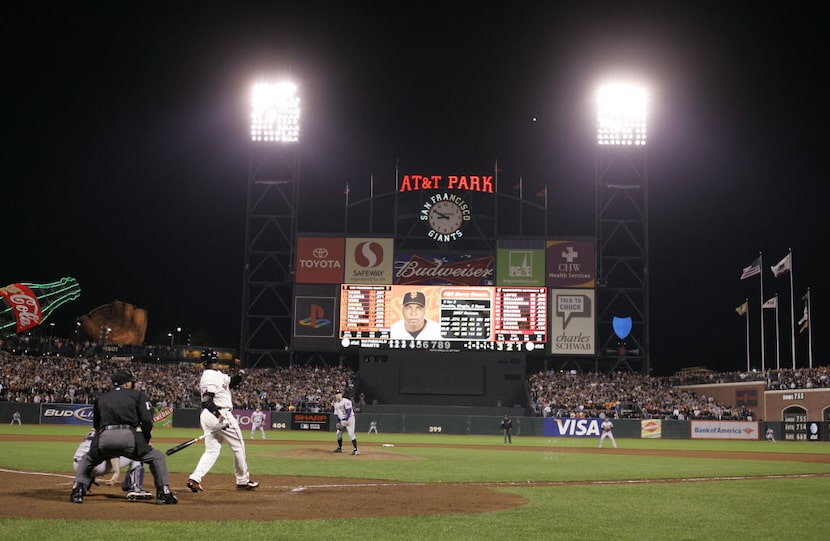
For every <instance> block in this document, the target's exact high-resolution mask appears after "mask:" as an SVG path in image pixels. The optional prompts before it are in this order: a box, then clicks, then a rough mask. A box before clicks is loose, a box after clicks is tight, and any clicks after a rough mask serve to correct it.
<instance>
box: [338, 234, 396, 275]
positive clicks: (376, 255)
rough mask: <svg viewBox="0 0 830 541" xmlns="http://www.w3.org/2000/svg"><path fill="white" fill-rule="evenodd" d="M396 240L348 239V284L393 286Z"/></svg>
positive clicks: (346, 273) (346, 272) (346, 271)
mask: <svg viewBox="0 0 830 541" xmlns="http://www.w3.org/2000/svg"><path fill="white" fill-rule="evenodd" d="M394 245H395V241H394V239H385V238H347V239H346V269H345V273H344V274H345V279H344V280H343V281H344V282H346V283H347V284H391V283H392V281H393V275H394V269H393V263H394V253H395V250H394Z"/></svg>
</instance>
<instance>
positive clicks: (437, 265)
mask: <svg viewBox="0 0 830 541" xmlns="http://www.w3.org/2000/svg"><path fill="white" fill-rule="evenodd" d="M394 265H395V280H394V283H396V284H422V285H441V284H443V285H459V286H486V285H493V282H494V278H495V275H496V269H495V258H494V257H493V256H492V255H487V256H480V255H471V254H463V255H447V254H395V264H394Z"/></svg>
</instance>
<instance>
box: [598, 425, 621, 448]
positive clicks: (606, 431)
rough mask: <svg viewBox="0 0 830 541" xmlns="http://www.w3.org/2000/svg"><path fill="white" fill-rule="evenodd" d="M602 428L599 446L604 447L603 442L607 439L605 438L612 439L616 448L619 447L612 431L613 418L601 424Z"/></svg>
mask: <svg viewBox="0 0 830 541" xmlns="http://www.w3.org/2000/svg"><path fill="white" fill-rule="evenodd" d="M600 428H602V434H601V435H600V437H599V446H600V448H602V442H604V441H605V438H608V439H610V440H611V443H612V444H613V445H614V449H616V448H617V442H616V440H614V434H613V433H612V432H611V431H612V430H613V429H614V423H612V422H611V419H605V420H604V421H603V422H602V424H601V425H600Z"/></svg>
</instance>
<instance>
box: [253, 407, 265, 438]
mask: <svg viewBox="0 0 830 541" xmlns="http://www.w3.org/2000/svg"><path fill="white" fill-rule="evenodd" d="M257 430H259V431H260V432H262V439H266V438H265V413H264V412H263V411H262V408H261V407H260V406H257V407H256V410H254V412H253V413H252V414H251V439H254V434H255V433H256V431H257Z"/></svg>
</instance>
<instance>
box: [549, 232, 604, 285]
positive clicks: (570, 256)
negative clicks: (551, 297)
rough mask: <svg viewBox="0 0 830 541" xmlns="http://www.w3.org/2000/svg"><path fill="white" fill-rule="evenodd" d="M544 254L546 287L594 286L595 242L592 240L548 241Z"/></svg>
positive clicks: (595, 267)
mask: <svg viewBox="0 0 830 541" xmlns="http://www.w3.org/2000/svg"><path fill="white" fill-rule="evenodd" d="M545 252H546V253H545V256H546V258H545V267H546V269H545V270H546V271H547V280H546V282H545V285H547V287H578V288H593V287H595V286H596V277H597V270H596V269H597V261H596V241H595V240H594V239H593V238H582V239H565V240H549V241H547V242H546V244H545Z"/></svg>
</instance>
